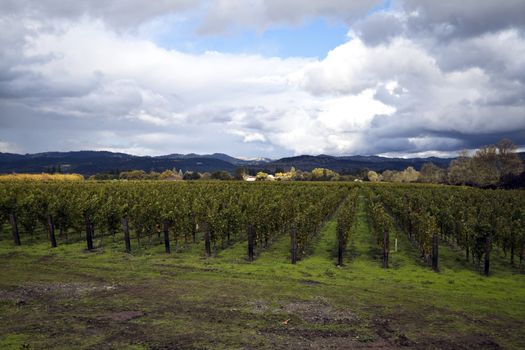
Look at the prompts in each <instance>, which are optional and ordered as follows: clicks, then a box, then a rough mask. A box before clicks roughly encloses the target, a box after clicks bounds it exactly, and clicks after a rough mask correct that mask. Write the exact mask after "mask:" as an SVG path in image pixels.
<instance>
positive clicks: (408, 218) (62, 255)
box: [0, 181, 525, 348]
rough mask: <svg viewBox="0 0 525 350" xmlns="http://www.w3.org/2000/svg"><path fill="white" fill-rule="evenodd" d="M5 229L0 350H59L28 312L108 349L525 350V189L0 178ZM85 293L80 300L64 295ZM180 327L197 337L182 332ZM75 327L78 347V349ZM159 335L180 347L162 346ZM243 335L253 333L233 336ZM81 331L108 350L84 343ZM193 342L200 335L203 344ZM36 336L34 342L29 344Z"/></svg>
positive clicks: (68, 338) (0, 217)
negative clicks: (423, 323) (29, 349)
mask: <svg viewBox="0 0 525 350" xmlns="http://www.w3.org/2000/svg"><path fill="white" fill-rule="evenodd" d="M0 221H1V223H2V231H1V235H0V262H1V263H2V267H3V268H2V272H0V277H1V279H0V281H1V282H0V311H2V312H3V314H4V315H7V316H5V317H2V318H0V344H2V345H3V346H2V348H10V346H12V348H20V344H26V345H27V344H29V345H28V346H34V347H36V348H39V346H40V347H44V348H45V347H50V346H51V347H53V346H52V344H53V343H52V337H51V338H50V337H48V336H47V335H42V334H43V333H42V332H44V333H52V334H56V331H54V328H53V327H54V326H52V320H51V319H49V324H46V321H44V324H43V326H35V325H34V324H33V322H35V321H34V320H33V316H34V314H33V313H35V312H36V313H37V314H39V313H41V312H44V313H47V312H48V311H49V312H51V314H52V315H55V316H56V317H59V318H63V319H64V322H65V323H64V324H62V325H61V326H60V327H62V328H63V332H66V333H67V335H66V333H64V334H62V332H59V333H60V337H62V341H63V342H65V343H64V344H68V345H69V346H65V348H68V347H71V346H76V347H85V348H97V347H101V346H102V345H101V344H103V342H104V341H106V342H109V343H111V344H113V346H116V347H122V346H123V344H126V346H128V345H129V348H163V347H164V348H166V347H167V348H170V346H172V347H175V348H177V347H182V348H209V347H212V348H213V347H215V346H213V345H212V344H215V345H217V346H218V347H221V346H222V347H226V348H239V347H241V348H242V347H245V346H247V345H246V344H251V343H250V342H251V341H255V340H254V339H256V340H257V341H259V342H260V344H252V345H254V346H255V347H259V346H260V347H263V348H264V347H267V348H275V347H282V348H303V347H304V346H306V344H317V345H318V347H320V348H323V347H324V346H325V345H326V347H327V348H328V347H341V348H345V347H344V346H343V345H342V344H343V343H344V344H347V345H348V344H349V345H348V346H349V348H354V347H360V346H361V345H363V346H365V345H366V346H371V347H382V346H383V347H384V348H389V347H392V348H395V347H402V346H408V347H421V348H427V347H434V348H454V347H461V346H463V345H465V343H472V344H477V346H475V347H476V348H499V347H509V348H513V347H515V346H518V344H519V345H520V346H525V340H524V339H523V338H522V336H520V334H523V331H524V330H525V324H524V322H525V321H523V320H524V319H525V317H524V316H525V315H524V311H523V310H525V304H524V300H525V278H523V277H524V272H525V266H524V265H525V262H524V256H525V192H523V191H519V190H515V191H504V190H478V189H472V188H463V187H450V186H438V185H400V184H398V185H393V184H376V185H370V184H353V183H243V182H191V181H187V182H156V181H140V182H134V181H115V182H61V181H60V182H24V181H3V182H0ZM28 282H29V286H26V287H21V286H23V285H25V284H24V283H26V284H27V283H28ZM58 282H60V283H58ZM57 283H58V284H59V285H61V286H62V287H60V288H57V287H55V286H56V285H57ZM86 283H87V284H86ZM43 285H46V286H47V287H45V288H47V292H42V290H41V288H43V287H42V286H43ZM79 285H80V286H83V287H82V288H84V289H86V288H87V289H86V290H87V292H86V291H85V290H84V291H81V292H79V291H78V290H76V288H77V287H71V286H79ZM49 286H51V287H49ZM139 286H140V288H139ZM24 288H25V289H24ZM45 288H44V289H45ZM90 288H91V289H90ZM458 288H459V289H458ZM501 288H503V289H504V291H503V292H501V290H500V289H501ZM69 289H73V290H72V291H69ZM64 290H65V291H66V292H64ZM49 291H51V292H49ZM68 291H69V292H68ZM64 293H65V294H66V295H64ZM500 293H501V294H500ZM35 295H36V296H35ZM122 298H124V299H122ZM126 298H128V299H126ZM164 298H174V299H173V300H174V302H175V303H176V305H177V308H178V309H177V312H175V313H173V314H170V313H169V312H168V311H166V310H169V309H170V308H171V307H172V304H170V301H169V300H167V299H164ZM429 298H430V299H432V298H433V299H432V300H430V299H429ZM126 300H129V302H128V301H126ZM283 300H285V301H286V302H283ZM64 303H66V304H67V305H70V304H71V303H72V304H71V305H73V304H74V306H71V305H70V306H69V308H72V309H73V310H75V314H77V313H80V314H82V315H83V316H81V319H80V320H79V319H78V317H80V316H78V315H77V316H74V317H73V316H69V315H70V314H69V312H70V309H68V308H67V307H64ZM68 303H69V304H68ZM159 303H160V304H159ZM283 303H284V304H283ZM117 304H118V305H117ZM28 305H33V306H32V308H31V309H30V310H29V309H28V307H27V306H28ZM349 305H351V306H352V307H351V310H352V311H351V312H350V311H349V309H348V307H349ZM395 305H397V306H395ZM372 306H373V307H372ZM394 306H395V307H394ZM173 307H175V305H173ZM90 308H94V309H95V310H98V314H97V313H96V312H95V313H93V311H92V310H91V309H90ZM99 308H100V309H99ZM399 308H401V310H400V309H399ZM137 309H140V310H138V311H137ZM46 310H47V311H46ZM104 310H105V311H104ZM107 310H111V312H110V313H109V314H110V315H113V316H114V314H118V315H121V314H122V315H123V313H124V314H125V315H128V314H126V312H128V313H129V312H135V314H129V315H131V316H133V315H136V317H135V316H133V317H131V316H130V318H129V319H127V316H123V318H124V320H120V319H119V320H117V322H110V323H108V322H109V321H112V320H113V321H115V320H114V318H115V317H117V316H115V317H113V316H104V315H107V314H108V311H107ZM122 310H124V311H122ZM227 310H237V311H227ZM272 310H273V311H272ZM345 310H346V311H345ZM416 310H426V311H427V314H426V315H423V316H421V317H423V318H425V319H426V320H427V322H428V324H429V325H428V327H424V328H423V329H421V328H420V327H418V326H417V324H418V322H415V323H413V322H414V321H413V320H412V317H415V316H413V313H419V311H416ZM439 310H440V311H439ZM166 313H168V314H170V315H172V316H170V317H172V318H173V317H174V318H175V319H176V320H177V321H176V322H175V321H173V319H172V318H169V319H170V320H171V321H168V319H166V317H168V316H167V314H166ZM199 313H202V314H205V315H207V316H206V317H207V318H209V319H206V320H202V319H200V318H199V316H196V315H197V314H199ZM175 314H176V315H175ZM192 314H193V315H194V316H195V317H190V318H189V319H188V315H192ZM466 314H472V315H476V316H473V317H477V318H478V319H479V320H483V323H476V322H473V321H472V320H471V319H469V318H464V315H466ZM57 315H58V316H57ZM129 315H128V316H129ZM228 315H229V316H228ZM494 315H497V317H496V318H494V317H493V316H494ZM248 316H249V317H248ZM39 317H43V318H44V320H45V319H48V317H46V316H45V315H40V316H39ZM69 317H73V319H70V318H69ZM108 317H109V321H108ZM229 317H231V320H229V321H228V318H229ZM245 317H248V318H250V319H251V320H252V321H248V320H245ZM465 317H466V316H465ZM117 318H118V317H117ZM14 319H16V320H17V322H14V323H13V322H11V321H12V320H14ZM66 319H67V320H69V321H65V320H66ZM144 319H145V320H147V321H144V322H149V323H147V324H144V323H141V320H144ZM89 320H91V321H89ZM93 320H95V321H93ZM160 320H163V321H162V322H161V323H158V327H153V326H152V325H153V324H157V322H160ZM183 320H185V322H187V323H189V324H191V325H193V326H194V327H197V329H193V330H187V329H186V327H182V326H180V324H179V323H180V322H183ZM392 320H397V325H394V324H392V325H391V324H390V322H391V321H392ZM172 321H173V322H175V323H173V322H172ZM86 322H87V323H86ZM93 322H95V325H94V326H93V324H92V323H93ZM163 322H164V323H163ZM170 322H171V323H170ZM210 322H211V323H213V324H215V323H216V322H219V323H220V324H223V322H225V323H226V325H227V326H226V325H225V326H224V327H226V328H224V327H223V326H216V325H212V324H211V323H210ZM99 323H100V324H99ZM113 323H114V324H113ZM32 324H33V325H32ZM70 324H71V325H73V324H75V325H76V326H75V327H77V328H78V332H80V334H83V336H82V337H81V338H82V339H80V340H79V339H77V338H75V337H74V336H73V335H71V332H72V330H71V329H70V327H72V326H70ZM167 324H169V325H170V327H171V329H172V331H173V332H174V333H175V334H177V337H178V338H177V339H178V340H177V341H175V340H173V339H172V338H170V337H169V336H167V335H166V334H167V333H164V332H160V331H159V329H163V327H164V325H167ZM294 324H295V325H294ZM454 324H456V325H457V326H458V329H457V332H456V333H457V334H456V337H455V338H454V337H452V338H451V335H450V334H451V333H450V328H449V326H451V325H454ZM243 325H244V326H243ZM246 325H247V328H248V330H246V332H247V333H246V334H244V333H242V332H241V333H242V334H240V333H237V332H240V330H239V329H241V328H243V327H246ZM445 325H449V326H445ZM31 327H33V328H31ZM35 327H36V329H37V330H38V331H35ZM39 327H43V328H42V329H40V328H39ZM86 327H87V328H86ZM137 327H138V328H137ZM141 327H142V328H141ZM199 327H200V328H199ZM106 328H107V329H106ZM89 329H91V331H90V332H94V333H97V332H99V333H100V334H99V333H97V334H98V335H97V336H99V337H102V338H101V339H98V338H96V337H94V338H92V337H90V336H89V334H90V333H89V332H88V330H89ZM108 329H110V330H111V332H112V333H111V334H113V335H112V336H109V335H108V334H107V332H108ZM138 329H140V331H138ZM146 329H147V330H148V331H147V332H143V331H144V330H146ZM155 329H156V330H155ZM198 329H205V330H204V331H203V332H204V333H203V334H201V337H202V339H200V340H198V339H196V338H199V337H198V336H197V335H195V334H194V333H193V332H194V331H195V332H197V330H198ZM453 329H454V330H456V329H455V328H454V327H453ZM489 330H492V333H490V334H489V335H483V336H479V335H480V334H482V333H483V332H489ZM494 330H496V333H494ZM35 332H36V333H38V334H40V336H38V337H36V340H35V339H28V338H27V337H28V336H27V334H32V335H31V337H33V336H34V334H36V333H35ZM53 332H54V333H53ZM86 332H87V333H86ZM119 332H120V333H122V332H124V333H125V334H128V333H129V334H128V335H127V336H124V337H123V338H121V337H117V336H115V334H116V333H119ZM126 332H127V333H126ZM137 332H138V333H140V334H142V335H141V336H140V337H139V338H140V339H137V336H136V334H137ZM159 332H160V333H162V334H159ZM2 333H4V334H10V335H9V336H5V337H2V335H1V334H2ZM197 333H198V332H197ZM452 333H454V332H452ZM188 334H193V335H192V336H191V337H190V338H191V339H186V338H187V337H188ZM218 334H226V335H224V336H219V335H218ZM473 334H474V335H476V340H474V339H473V338H471V336H472V335H473ZM267 336H271V337H275V336H277V337H280V339H281V340H282V342H281V343H278V344H277V343H271V342H268V339H267ZM156 337H159V339H161V340H162V341H160V340H159V339H157V338H156ZM168 338H170V339H171V340H170V341H171V342H172V343H170V344H171V345H166V343H165V342H166V341H167V340H166V339H168ZM194 338H195V339H194ZM212 338H213V339H215V340H214V341H213V342H212V341H211V339H212ZM216 338H218V339H216ZM252 338H253V339H252ZM103 339H105V340H103ZM424 339H426V340H424ZM428 339H430V340H428ZM159 341H160V343H159ZM199 341H203V343H200V345H199ZM101 342H102V343H101ZM173 342H175V343H173ZM333 342H335V343H333ZM440 342H442V343H440ZM152 344H154V346H153V345H152ZM155 344H156V345H155ZM282 344H287V345H288V346H285V345H282ZM55 345H56V344H55ZM190 345H191V346H190ZM219 345H220V346H219ZM17 346H18V347H17ZM467 348H468V347H467Z"/></svg>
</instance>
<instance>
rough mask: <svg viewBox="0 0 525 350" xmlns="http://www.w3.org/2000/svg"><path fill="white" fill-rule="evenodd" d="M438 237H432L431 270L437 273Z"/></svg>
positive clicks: (435, 234)
mask: <svg viewBox="0 0 525 350" xmlns="http://www.w3.org/2000/svg"><path fill="white" fill-rule="evenodd" d="M438 263H439V235H438V234H437V233H434V236H432V270H434V271H436V272H439V266H438Z"/></svg>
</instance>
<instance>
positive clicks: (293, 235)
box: [290, 225, 297, 264]
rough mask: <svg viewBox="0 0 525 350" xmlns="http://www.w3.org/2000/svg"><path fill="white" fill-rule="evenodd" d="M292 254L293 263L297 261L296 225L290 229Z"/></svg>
mask: <svg viewBox="0 0 525 350" xmlns="http://www.w3.org/2000/svg"><path fill="white" fill-rule="evenodd" d="M290 246H291V249H290V253H291V254H290V255H291V262H292V264H296V263H297V229H296V227H295V225H293V226H292V230H291V231H290Z"/></svg>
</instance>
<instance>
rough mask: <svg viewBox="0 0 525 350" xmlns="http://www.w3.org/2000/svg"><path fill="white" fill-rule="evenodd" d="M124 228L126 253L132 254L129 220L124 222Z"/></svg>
mask: <svg viewBox="0 0 525 350" xmlns="http://www.w3.org/2000/svg"><path fill="white" fill-rule="evenodd" d="M122 226H123V227H124V242H125V243H126V253H131V239H130V238H129V221H128V219H127V218H126V219H124V220H123V221H122Z"/></svg>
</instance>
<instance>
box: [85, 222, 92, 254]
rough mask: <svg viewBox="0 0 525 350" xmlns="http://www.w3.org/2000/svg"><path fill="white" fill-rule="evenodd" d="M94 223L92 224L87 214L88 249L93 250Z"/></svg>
mask: <svg viewBox="0 0 525 350" xmlns="http://www.w3.org/2000/svg"><path fill="white" fill-rule="evenodd" d="M92 230H93V225H92V224H91V220H90V218H89V217H88V216H86V243H87V249H88V250H93V231H92Z"/></svg>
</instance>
